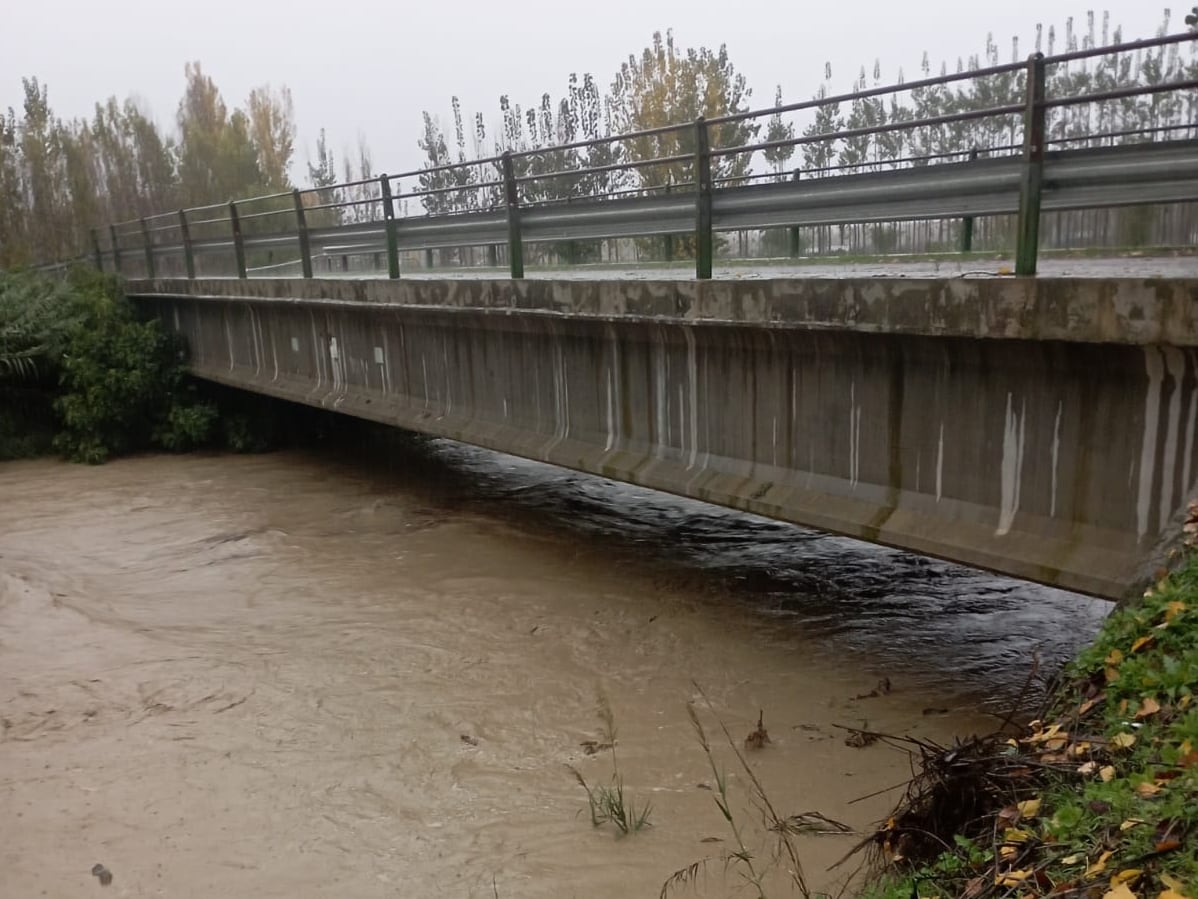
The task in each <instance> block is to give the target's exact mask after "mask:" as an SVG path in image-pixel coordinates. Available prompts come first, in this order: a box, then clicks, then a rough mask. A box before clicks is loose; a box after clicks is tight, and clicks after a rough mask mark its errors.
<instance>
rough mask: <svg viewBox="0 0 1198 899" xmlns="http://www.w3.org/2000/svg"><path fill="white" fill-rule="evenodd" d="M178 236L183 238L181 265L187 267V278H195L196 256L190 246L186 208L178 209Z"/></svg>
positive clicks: (190, 279) (189, 230) (192, 279)
mask: <svg viewBox="0 0 1198 899" xmlns="http://www.w3.org/2000/svg"><path fill="white" fill-rule="evenodd" d="M179 236H180V237H182V238H183V265H184V266H186V267H187V280H188V281H194V280H195V279H196V257H195V251H194V250H192V248H191V226H190V225H188V224H187V210H186V209H180V210H179Z"/></svg>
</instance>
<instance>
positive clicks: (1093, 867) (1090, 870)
mask: <svg viewBox="0 0 1198 899" xmlns="http://www.w3.org/2000/svg"><path fill="white" fill-rule="evenodd" d="M1114 854H1115V850H1113V849H1108V850H1107V851H1106V852H1104V853H1102V855H1100V856H1098V858H1096V859H1095V860H1094V862H1093V863H1092V864H1090V865H1088V866H1087V867H1086V877H1093V876H1094V875H1095V874H1101V873H1102V872H1103V871H1104V870H1106V863H1107V859H1109V858H1110V857H1111V856H1112V855H1114Z"/></svg>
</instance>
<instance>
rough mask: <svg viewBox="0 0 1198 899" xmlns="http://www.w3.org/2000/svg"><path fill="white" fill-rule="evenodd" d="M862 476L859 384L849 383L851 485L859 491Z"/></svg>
mask: <svg viewBox="0 0 1198 899" xmlns="http://www.w3.org/2000/svg"><path fill="white" fill-rule="evenodd" d="M860 474H861V409H860V407H858V405H857V382H856V381H850V382H849V484H850V486H851V487H852V488H853V489H854V490H855V489H857V479H858V477H859V476H860Z"/></svg>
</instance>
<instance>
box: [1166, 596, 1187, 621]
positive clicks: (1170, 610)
mask: <svg viewBox="0 0 1198 899" xmlns="http://www.w3.org/2000/svg"><path fill="white" fill-rule="evenodd" d="M1185 610H1186V604H1185V603H1184V602H1179V601H1178V600H1176V599H1175V600H1173V602H1170V603H1166V604H1165V620H1166V621H1172V620H1173V619H1174V618H1176V617H1177V616H1178V615H1180V614H1181V613H1182V612H1184V611H1185Z"/></svg>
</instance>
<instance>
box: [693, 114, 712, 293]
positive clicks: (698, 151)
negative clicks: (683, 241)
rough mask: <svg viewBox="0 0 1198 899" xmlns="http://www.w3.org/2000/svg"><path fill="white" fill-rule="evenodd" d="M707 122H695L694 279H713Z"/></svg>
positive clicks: (709, 155) (701, 120) (697, 120)
mask: <svg viewBox="0 0 1198 899" xmlns="http://www.w3.org/2000/svg"><path fill="white" fill-rule="evenodd" d="M708 140H709V136H708V133H707V122H706V120H705V119H704V118H703V117H702V116H699V118H697V119H696V120H695V277H696V278H699V279H703V280H705V279H708V278H710V277H711V263H712V256H713V255H714V252H715V243H714V241H713V239H712V233H711V152H710V145H709V143H708Z"/></svg>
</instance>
